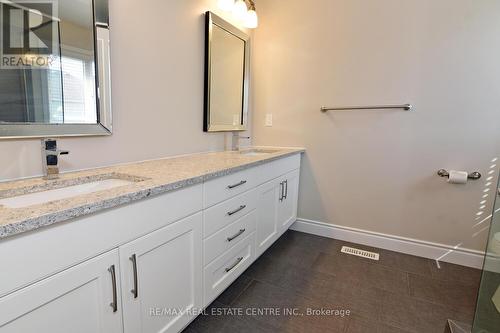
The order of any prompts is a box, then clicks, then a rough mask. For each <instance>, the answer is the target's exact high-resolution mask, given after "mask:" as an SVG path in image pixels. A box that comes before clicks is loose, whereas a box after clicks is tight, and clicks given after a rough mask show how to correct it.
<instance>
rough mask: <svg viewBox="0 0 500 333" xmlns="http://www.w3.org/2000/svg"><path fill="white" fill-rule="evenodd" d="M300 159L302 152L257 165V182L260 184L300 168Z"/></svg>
mask: <svg viewBox="0 0 500 333" xmlns="http://www.w3.org/2000/svg"><path fill="white" fill-rule="evenodd" d="M300 159H301V154H296V155H292V156H289V157H286V158H282V159H279V160H276V161H273V162H271V163H266V164H263V165H261V166H258V167H256V169H257V172H256V174H257V177H258V180H257V182H258V183H259V185H260V184H264V183H266V182H268V181H270V180H272V179H274V178H277V177H279V176H282V175H284V174H285V173H288V172H290V171H292V170H296V169H298V168H300Z"/></svg>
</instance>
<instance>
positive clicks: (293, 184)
mask: <svg viewBox="0 0 500 333" xmlns="http://www.w3.org/2000/svg"><path fill="white" fill-rule="evenodd" d="M299 175H300V170H299V169H296V170H294V171H292V172H289V173H287V174H285V175H283V176H281V177H279V178H276V179H273V180H271V181H269V182H267V183H265V184H263V185H261V186H259V188H258V193H259V196H258V207H259V209H258V217H257V255H258V256H259V255H261V254H262V253H264V251H266V250H267V248H268V247H269V246H271V245H272V244H273V243H274V242H275V241H276V240H277V239H278V238H279V237H280V236H281V235H282V234H283V233H284V232H285V231H286V230H287V229H288V228H289V227H290V226H291V225H292V224H293V223H294V222H295V220H296V219H297V203H298V200H297V199H298V190H299Z"/></svg>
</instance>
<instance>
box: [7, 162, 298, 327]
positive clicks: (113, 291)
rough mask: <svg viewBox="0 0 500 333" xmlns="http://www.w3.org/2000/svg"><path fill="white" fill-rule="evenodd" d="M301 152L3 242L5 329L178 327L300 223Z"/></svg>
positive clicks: (190, 318) (183, 324)
mask: <svg viewBox="0 0 500 333" xmlns="http://www.w3.org/2000/svg"><path fill="white" fill-rule="evenodd" d="M299 170H300V154H295V155H291V156H287V157H282V158H279V159H275V160H273V161H269V162H266V163H263V164H260V165H257V166H253V167H247V168H243V169H242V170H241V171H239V172H234V173H230V174H228V175H226V176H221V177H217V178H213V179H211V180H208V181H205V182H204V183H203V184H197V185H192V186H187V187H185V188H181V189H178V190H175V191H171V192H167V193H165V194H162V195H158V196H154V197H152V198H148V199H145V200H141V201H135V202H132V203H130V204H126V205H123V206H119V207H116V208H112V209H108V210H104V211H102V212H99V213H95V214H90V215H87V216H82V217H78V218H76V219H74V220H71V221H67V222H64V223H60V224H55V225H53V226H50V227H47V228H41V229H39V230H35V231H32V232H27V233H23V234H20V235H17V236H14V237H11V238H6V239H3V240H0V253H2V256H3V259H2V270H0V281H1V282H2V283H0V333H4V332H9V333H10V332H12V333H18V332H23V333H30V332H33V333H34V332H36V333H58V332H60V333H63V332H64V333H66V332H81V333H89V332H92V333H94V332H96V333H101V332H102V333H115V332H116V333H118V332H125V333H141V332H142V333H160V332H161V333H176V332H180V331H181V330H182V329H183V328H184V327H186V326H187V325H188V324H189V322H191V321H192V320H193V319H194V318H195V317H196V316H197V314H198V313H200V311H201V310H202V309H203V308H204V307H206V306H208V305H209V304H210V303H211V302H212V301H213V300H214V299H215V298H216V297H217V296H218V295H220V294H221V293H222V292H223V291H224V290H225V289H226V288H227V287H228V286H229V285H230V284H231V283H232V282H233V281H234V280H236V279H237V278H238V276H240V275H241V274H242V273H243V272H244V271H245V269H247V268H248V267H249V266H250V265H251V264H252V263H253V262H254V261H255V260H256V259H257V258H258V257H259V256H260V255H261V254H262V253H263V252H264V251H265V250H266V249H267V248H268V247H269V246H270V245H271V244H272V243H273V242H275V241H276V240H277V239H278V238H279V237H280V235H281V234H282V233H284V232H285V231H286V230H287V229H288V227H289V226H290V225H291V224H292V223H293V222H294V221H295V219H296V216H297V196H298V188H299Z"/></svg>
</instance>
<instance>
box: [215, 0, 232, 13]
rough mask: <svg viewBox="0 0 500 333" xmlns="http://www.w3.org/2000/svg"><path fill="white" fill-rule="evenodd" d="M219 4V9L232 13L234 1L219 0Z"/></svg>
mask: <svg viewBox="0 0 500 333" xmlns="http://www.w3.org/2000/svg"><path fill="white" fill-rule="evenodd" d="M217 4H218V5H219V8H220V9H222V10H223V11H225V12H230V11H232V10H233V7H234V0H219V2H218V3H217Z"/></svg>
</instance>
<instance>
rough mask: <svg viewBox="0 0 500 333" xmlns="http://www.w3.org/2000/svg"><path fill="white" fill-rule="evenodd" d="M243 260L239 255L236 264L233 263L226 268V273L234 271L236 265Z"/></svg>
mask: <svg viewBox="0 0 500 333" xmlns="http://www.w3.org/2000/svg"><path fill="white" fill-rule="evenodd" d="M242 260H243V257H239V258H238V259H236V262H235V263H234V264H232V265H231V267H228V268H226V273H229V272H230V271H232V270H233V269H234V268H235V267H236V266H238V264H239V263H240V262H241V261H242Z"/></svg>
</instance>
